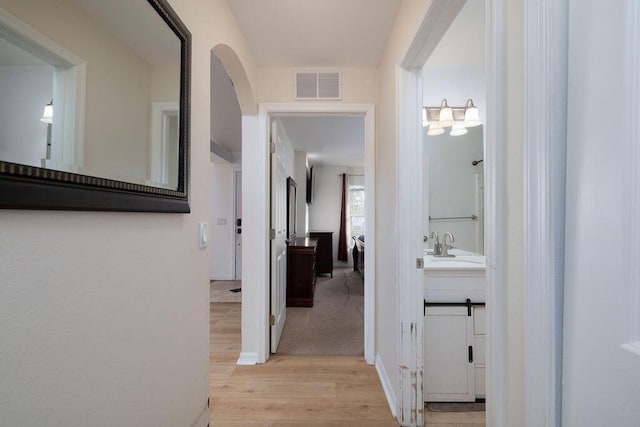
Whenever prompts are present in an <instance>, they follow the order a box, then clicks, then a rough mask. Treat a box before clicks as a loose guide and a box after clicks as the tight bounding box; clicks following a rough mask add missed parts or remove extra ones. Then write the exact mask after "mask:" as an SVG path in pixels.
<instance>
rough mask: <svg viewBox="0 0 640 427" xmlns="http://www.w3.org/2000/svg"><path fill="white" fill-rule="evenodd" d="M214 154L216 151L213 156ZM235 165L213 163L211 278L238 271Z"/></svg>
mask: <svg viewBox="0 0 640 427" xmlns="http://www.w3.org/2000/svg"><path fill="white" fill-rule="evenodd" d="M213 156H214V155H212V157H213ZM235 168H236V167H235V165H233V164H231V163H227V162H225V161H217V162H215V163H214V162H212V163H211V219H210V221H209V224H210V226H209V228H210V233H211V244H210V248H209V253H210V259H211V269H210V273H209V278H210V279H211V280H233V278H234V273H235V265H234V252H235V234H234V233H235V224H234V222H235V209H234V208H235V197H234V178H235Z"/></svg>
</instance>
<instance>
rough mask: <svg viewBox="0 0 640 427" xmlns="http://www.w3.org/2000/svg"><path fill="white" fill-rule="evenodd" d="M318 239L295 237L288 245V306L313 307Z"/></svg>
mask: <svg viewBox="0 0 640 427" xmlns="http://www.w3.org/2000/svg"><path fill="white" fill-rule="evenodd" d="M317 243H318V240H317V239H313V238H310V237H307V238H304V237H302V238H298V239H293V240H292V241H290V242H289V245H288V247H287V307H313V292H314V288H315V285H316V275H315V267H316V248H317Z"/></svg>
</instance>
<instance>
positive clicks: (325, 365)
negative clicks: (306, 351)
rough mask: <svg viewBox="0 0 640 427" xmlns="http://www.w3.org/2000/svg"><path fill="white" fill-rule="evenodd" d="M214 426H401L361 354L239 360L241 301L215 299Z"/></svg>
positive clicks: (210, 380)
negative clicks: (254, 363)
mask: <svg viewBox="0 0 640 427" xmlns="http://www.w3.org/2000/svg"><path fill="white" fill-rule="evenodd" d="M210 343H211V344H210V345H211V354H210V368H209V369H210V377H209V378H210V379H209V384H210V386H209V389H210V396H211V405H210V406H211V409H210V414H211V415H210V421H211V426H381V427H382V426H394V427H395V426H397V425H398V424H397V422H396V421H395V419H394V417H393V416H392V415H391V411H390V410H389V405H388V404H387V400H386V398H385V395H384V392H383V391H382V386H381V385H380V381H379V379H378V374H377V372H376V369H375V368H374V367H373V366H370V365H367V364H366V363H365V362H364V359H363V358H362V357H350V356H342V357H337V356H336V357H334V356H278V355H273V356H272V357H271V358H270V360H269V362H267V363H266V364H264V365H257V366H237V365H236V361H237V360H238V356H239V354H240V304H233V303H211V341H210Z"/></svg>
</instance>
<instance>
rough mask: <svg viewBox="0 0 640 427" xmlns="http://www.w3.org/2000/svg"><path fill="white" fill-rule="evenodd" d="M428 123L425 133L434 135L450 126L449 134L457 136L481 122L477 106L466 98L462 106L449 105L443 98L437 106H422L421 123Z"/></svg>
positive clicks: (441, 132)
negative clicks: (427, 129)
mask: <svg viewBox="0 0 640 427" xmlns="http://www.w3.org/2000/svg"><path fill="white" fill-rule="evenodd" d="M427 124H428V125H429V131H428V132H427V135H430V136H436V135H442V134H443V133H444V128H445V127H449V126H451V132H450V133H449V135H453V136H458V135H464V134H465V133H467V132H468V130H467V128H469V127H473V126H479V125H481V124H482V122H481V121H480V117H479V114H478V108H477V107H476V106H475V105H474V104H473V100H472V99H468V100H467V103H466V105H465V106H464V107H449V104H448V103H447V99H446V98H445V99H443V100H442V102H441V103H440V106H439V107H424V108H423V111H422V125H423V126H425V127H426V126H427Z"/></svg>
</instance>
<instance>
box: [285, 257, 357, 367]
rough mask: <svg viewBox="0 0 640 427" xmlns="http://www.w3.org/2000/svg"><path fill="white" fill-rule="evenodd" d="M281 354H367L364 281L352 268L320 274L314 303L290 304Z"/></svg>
mask: <svg viewBox="0 0 640 427" xmlns="http://www.w3.org/2000/svg"><path fill="white" fill-rule="evenodd" d="M278 354H295V355H332V356H361V355H363V354H364V283H363V280H362V276H361V275H360V273H358V272H355V271H353V268H340V269H334V270H333V279H332V278H330V277H318V278H317V279H316V291H315V296H314V304H313V307H287V321H286V323H285V326H284V331H283V333H282V338H281V339H280V345H279V346H278Z"/></svg>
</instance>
